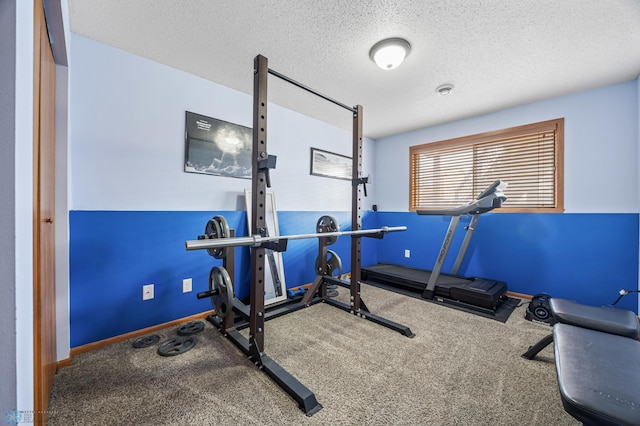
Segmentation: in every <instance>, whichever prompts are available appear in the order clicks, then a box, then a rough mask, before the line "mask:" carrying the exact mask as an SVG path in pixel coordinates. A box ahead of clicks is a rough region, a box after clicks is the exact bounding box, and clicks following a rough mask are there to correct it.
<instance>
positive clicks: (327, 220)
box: [316, 215, 340, 245]
mask: <svg viewBox="0 0 640 426" xmlns="http://www.w3.org/2000/svg"><path fill="white" fill-rule="evenodd" d="M325 228H326V229H325ZM338 231H340V225H339V224H338V222H337V221H336V220H335V218H334V217H332V216H329V215H324V216H322V217H320V219H318V222H317V223H316V232H317V233H318V234H320V233H322V232H338ZM336 241H338V237H337V236H333V237H329V238H327V245H331V244H333V243H335V242H336Z"/></svg>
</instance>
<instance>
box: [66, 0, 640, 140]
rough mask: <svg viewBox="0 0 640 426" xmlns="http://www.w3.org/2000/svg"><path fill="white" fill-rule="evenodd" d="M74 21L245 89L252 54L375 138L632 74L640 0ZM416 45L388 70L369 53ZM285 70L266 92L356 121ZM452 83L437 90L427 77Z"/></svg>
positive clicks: (113, 10) (112, 3) (110, 0)
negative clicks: (357, 116)
mask: <svg viewBox="0 0 640 426" xmlns="http://www.w3.org/2000/svg"><path fill="white" fill-rule="evenodd" d="M69 10H70V25H71V31H72V32H74V33H77V34H80V35H83V36H86V37H89V38H91V39H94V40H97V41H100V42H103V43H106V44H109V45H112V46H115V47H117V48H120V49H123V50H125V51H128V52H131V53H134V54H137V55H140V56H143V57H145V58H148V59H151V60H153V61H156V62H159V63H162V64H166V65H169V66H171V67H174V68H177V69H180V70H184V71H186V72H188V73H190V74H194V75H197V76H200V77H203V78H205V79H207V80H211V81H214V82H216V83H219V84H222V85H224V86H227V87H230V88H233V89H237V90H239V91H242V92H245V93H249V94H250V93H252V90H253V58H254V57H255V56H256V55H258V54H262V55H264V56H266V57H267V58H268V59H269V67H270V68H272V69H274V70H276V71H278V72H280V73H282V74H284V75H286V76H288V77H290V78H292V79H294V80H297V81H299V82H301V83H303V84H305V85H307V86H309V87H311V88H313V89H315V90H317V91H319V92H321V93H323V94H325V95H327V96H329V97H332V98H334V99H336V100H338V101H340V102H342V103H345V104H347V105H356V104H360V105H362V106H363V108H364V133H365V135H366V136H368V137H371V138H380V137H384V136H389V135H393V134H397V133H401V132H405V131H409V130H413V129H417V128H421V127H427V126H431V125H435V124H439V123H444V122H449V121H454V120H459V119H462V118H465V117H470V116H476V115H480V114H486V113H489V112H493V111H498V110H502V109H505V108H510V107H513V106H517V105H522V104H526V103H530V102H533V101H537V100H542V99H547V98H552V97H556V96H561V95H565V94H568V93H572V92H577V91H581V90H585V89H590V88H594V87H599V86H604V85H608V84H613V83H618V82H623V81H629V80H632V79H634V78H636V77H637V76H638V75H639V74H640V0H607V1H603V0H518V1H514V0H419V1H418V0H416V1H410V0H404V1H402V0H289V1H283V0H220V1H216V0H189V1H176V0H69ZM388 37H402V38H405V39H407V40H408V41H409V42H410V43H411V45H412V51H411V54H410V55H409V57H408V58H407V59H406V61H405V63H404V64H402V65H401V66H400V67H399V68H397V69H395V70H391V71H385V70H382V69H379V68H378V67H377V66H376V65H375V64H374V63H373V62H372V61H371V60H370V59H369V49H370V48H371V46H373V45H374V44H375V43H376V42H378V41H379V40H381V39H384V38H388ZM279 81H280V80H279V79H276V78H273V77H271V78H270V79H269V101H270V102H273V103H276V104H279V105H282V106H285V107H287V108H290V109H293V110H296V111H298V112H300V113H303V114H306V115H310V116H313V117H316V118H319V119H322V120H324V121H327V122H330V123H332V124H336V125H338V126H341V127H345V128H350V126H351V117H350V115H349V113H348V112H346V111H345V110H344V109H342V108H339V107H337V106H335V105H333V104H331V103H328V102H325V101H320V100H319V98H316V97H314V96H312V95H309V94H307V93H306V92H304V91H301V90H299V89H295V88H293V86H290V85H287V84H285V83H283V82H279ZM443 83H452V84H454V85H455V89H454V91H453V92H452V93H451V94H449V95H447V96H441V95H439V94H438V93H436V91H435V89H436V87H438V86H439V85H441V84H443Z"/></svg>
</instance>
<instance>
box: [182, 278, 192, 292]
mask: <svg viewBox="0 0 640 426" xmlns="http://www.w3.org/2000/svg"><path fill="white" fill-rule="evenodd" d="M192 285H193V280H192V279H191V278H185V279H184V280H182V292H183V293H189V292H190V291H191V290H192Z"/></svg>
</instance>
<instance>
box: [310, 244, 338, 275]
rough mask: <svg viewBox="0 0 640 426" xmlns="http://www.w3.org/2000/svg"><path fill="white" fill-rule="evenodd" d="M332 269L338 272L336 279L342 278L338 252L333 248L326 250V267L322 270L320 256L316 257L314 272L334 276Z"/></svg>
mask: <svg viewBox="0 0 640 426" xmlns="http://www.w3.org/2000/svg"><path fill="white" fill-rule="evenodd" d="M334 271H337V272H338V274H337V277H338V279H340V278H342V260H340V256H338V253H336V252H335V251H333V250H327V269H325V271H324V272H323V271H322V265H321V262H320V256H317V257H316V274H318V275H330V276H334V274H333V272H334Z"/></svg>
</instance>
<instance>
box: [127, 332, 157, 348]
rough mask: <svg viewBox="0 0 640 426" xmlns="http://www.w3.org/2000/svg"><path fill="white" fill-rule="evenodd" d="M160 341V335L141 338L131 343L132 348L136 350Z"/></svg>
mask: <svg viewBox="0 0 640 426" xmlns="http://www.w3.org/2000/svg"><path fill="white" fill-rule="evenodd" d="M159 341H160V335H158V334H151V335H149V336H142V337H139V338H137V339H136V340H134V341H133V347H134V348H136V349H140V348H148V347H149V346H153V345H155V344H156V343H158V342H159Z"/></svg>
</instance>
